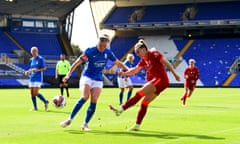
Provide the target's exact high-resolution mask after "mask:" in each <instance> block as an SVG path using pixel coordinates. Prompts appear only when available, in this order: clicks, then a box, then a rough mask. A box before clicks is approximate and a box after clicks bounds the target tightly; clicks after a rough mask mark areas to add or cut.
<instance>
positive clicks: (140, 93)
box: [122, 90, 144, 110]
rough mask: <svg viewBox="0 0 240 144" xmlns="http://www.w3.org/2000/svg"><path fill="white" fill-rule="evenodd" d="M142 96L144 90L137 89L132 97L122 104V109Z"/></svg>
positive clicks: (131, 104) (133, 103)
mask: <svg viewBox="0 0 240 144" xmlns="http://www.w3.org/2000/svg"><path fill="white" fill-rule="evenodd" d="M143 96H144V92H143V91H142V90H140V91H138V92H137V93H136V94H135V96H134V97H132V98H130V99H129V100H128V101H127V102H126V103H125V104H124V105H122V108H123V110H126V109H128V108H129V107H131V106H133V105H135V104H136V103H137V102H138V101H139V100H140V99H141V98H142V97H143Z"/></svg>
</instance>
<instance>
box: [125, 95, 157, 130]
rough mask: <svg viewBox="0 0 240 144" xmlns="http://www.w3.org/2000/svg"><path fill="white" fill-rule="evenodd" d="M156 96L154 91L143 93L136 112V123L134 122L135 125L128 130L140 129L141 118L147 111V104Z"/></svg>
mask: <svg viewBox="0 0 240 144" xmlns="http://www.w3.org/2000/svg"><path fill="white" fill-rule="evenodd" d="M156 97H157V95H156V94H155V93H151V94H148V95H145V97H144V99H143V100H142V103H141V107H140V109H139V111H138V114H137V119H136V123H135V125H134V126H133V127H131V128H129V129H128V130H129V131H138V130H140V125H141V123H142V120H143V118H144V117H145V115H146V113H147V108H148V105H149V104H150V102H152V101H153V100H154V99H155V98H156Z"/></svg>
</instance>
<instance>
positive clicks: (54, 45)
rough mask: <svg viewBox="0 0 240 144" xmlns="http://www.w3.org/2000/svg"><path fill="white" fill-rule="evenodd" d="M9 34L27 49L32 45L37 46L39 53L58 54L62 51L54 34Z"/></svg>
mask: <svg viewBox="0 0 240 144" xmlns="http://www.w3.org/2000/svg"><path fill="white" fill-rule="evenodd" d="M11 35H12V36H13V37H14V38H15V39H16V40H17V41H18V42H19V43H20V44H21V45H22V46H23V47H24V48H25V49H26V50H27V51H30V49H31V47H32V46H37V47H38V48H39V53H40V55H60V54H61V53H62V52H63V51H62V48H61V46H60V43H59V41H58V38H57V36H56V35H54V34H32V33H15V32H12V33H11Z"/></svg>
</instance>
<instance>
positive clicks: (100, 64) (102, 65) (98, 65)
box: [94, 61, 106, 67]
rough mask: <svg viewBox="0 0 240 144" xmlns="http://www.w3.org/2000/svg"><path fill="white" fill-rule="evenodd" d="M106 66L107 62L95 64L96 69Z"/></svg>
mask: <svg viewBox="0 0 240 144" xmlns="http://www.w3.org/2000/svg"><path fill="white" fill-rule="evenodd" d="M105 64H106V62H105V61H96V62H95V63H94V65H95V67H104V66H105Z"/></svg>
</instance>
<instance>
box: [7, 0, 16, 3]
mask: <svg viewBox="0 0 240 144" xmlns="http://www.w3.org/2000/svg"><path fill="white" fill-rule="evenodd" d="M5 1H6V2H11V3H12V2H15V3H16V2H17V0H5Z"/></svg>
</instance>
